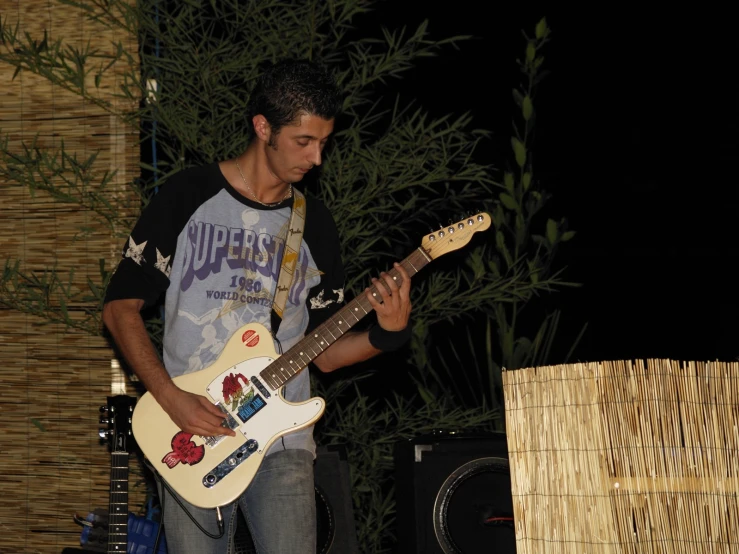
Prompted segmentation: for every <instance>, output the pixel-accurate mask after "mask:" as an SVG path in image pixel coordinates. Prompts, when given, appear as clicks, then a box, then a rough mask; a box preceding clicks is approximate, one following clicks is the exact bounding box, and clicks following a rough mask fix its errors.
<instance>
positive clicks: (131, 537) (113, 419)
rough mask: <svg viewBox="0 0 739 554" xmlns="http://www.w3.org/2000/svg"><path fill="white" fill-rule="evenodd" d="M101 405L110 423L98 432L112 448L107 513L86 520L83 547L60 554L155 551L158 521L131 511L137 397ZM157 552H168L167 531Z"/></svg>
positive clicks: (103, 420)
mask: <svg viewBox="0 0 739 554" xmlns="http://www.w3.org/2000/svg"><path fill="white" fill-rule="evenodd" d="M107 400H108V404H107V406H101V407H100V412H101V413H102V414H103V416H102V417H101V418H100V423H102V424H107V425H108V428H107V429H101V430H100V431H99V435H100V437H101V438H104V439H106V441H107V443H108V447H109V448H110V495H109V501H108V510H107V512H106V511H105V510H102V509H96V510H94V511H93V512H92V513H90V514H88V515H87V517H86V518H85V519H84V520H83V519H81V518H79V517H78V516H75V521H76V522H77V523H79V524H80V525H83V527H84V529H83V531H82V536H81V538H80V544H81V545H82V549H78V548H65V549H64V550H62V553H61V554H77V553H89V552H104V553H107V554H112V553H135V554H152V552H153V547H154V540H155V538H156V534H157V530H158V527H159V524H158V523H157V522H155V521H153V520H150V519H147V518H144V517H141V516H137V515H135V514H132V513H129V511H128V481H129V467H130V466H129V454H130V453H131V452H132V450H133V447H134V438H133V435H132V433H131V415H132V414H133V408H134V406H135V404H136V398H134V397H131V396H127V395H117V396H109V397H108V399H107ZM158 554H167V545H166V540H165V537H164V533H162V536H161V537H160V539H159V548H158Z"/></svg>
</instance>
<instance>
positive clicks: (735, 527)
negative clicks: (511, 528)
mask: <svg viewBox="0 0 739 554" xmlns="http://www.w3.org/2000/svg"><path fill="white" fill-rule="evenodd" d="M737 369H739V366H738V365H737V364H736V363H721V362H714V363H699V362H677V361H669V360H647V361H646V362H643V361H636V362H625V361H616V362H603V363H587V364H571V365H560V366H551V367H539V368H529V369H522V370H517V371H506V372H504V374H503V383H504V394H505V411H506V424H507V434H508V448H509V455H510V468H511V487H512V493H513V503H514V516H515V520H516V542H517V552H518V554H533V553H537V554H538V553H544V552H546V553H552V554H558V553H562V554H564V553H567V554H570V553H572V554H575V553H577V554H582V553H592V554H606V553H609V554H610V553H614V554H615V553H619V554H620V553H628V554H632V553H633V554H646V553H650V554H652V553H665V554H666V553H670V554H678V553H679V554H682V553H685V554H688V553H690V554H698V553H701V554H702V553H727V554H728V553H730V552H739V511H738V509H737V494H738V493H739V381H738V379H739V377H738V375H737Z"/></svg>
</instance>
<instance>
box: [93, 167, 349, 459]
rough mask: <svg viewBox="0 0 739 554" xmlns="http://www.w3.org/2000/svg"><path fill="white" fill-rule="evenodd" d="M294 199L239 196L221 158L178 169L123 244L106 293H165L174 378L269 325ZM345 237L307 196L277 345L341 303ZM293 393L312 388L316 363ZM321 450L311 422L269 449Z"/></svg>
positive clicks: (288, 391)
mask: <svg viewBox="0 0 739 554" xmlns="http://www.w3.org/2000/svg"><path fill="white" fill-rule="evenodd" d="M292 202H293V199H292V198H291V199H288V200H287V201H285V202H283V203H281V204H279V205H277V206H275V207H266V206H262V205H261V204H258V203H256V202H251V201H249V200H248V199H247V198H245V197H244V196H242V195H241V194H239V193H238V192H237V191H236V190H235V189H234V188H233V187H232V186H231V185H230V184H229V183H228V181H227V180H226V179H225V177H224V176H223V174H222V173H221V170H220V168H219V166H218V164H217V163H214V164H211V165H207V166H203V167H197V168H191V169H187V170H184V171H181V172H179V173H178V174H176V175H174V176H173V177H172V178H171V179H170V180H169V181H168V182H167V183H166V184H165V185H164V186H163V187H162V188H161V190H160V192H159V193H158V194H156V195H155V196H154V198H153V199H152V200H151V202H150V203H149V205H148V206H147V207H146V209H145V210H144V211H143V213H142V214H141V217H140V219H139V221H138V222H137V223H136V225H135V227H134V229H133V230H132V232H131V235H130V237H129V238H128V240H127V241H126V243H125V245H124V248H123V255H122V259H121V261H120V264H119V266H118V268H117V270H116V272H115V273H114V275H113V276H112V278H111V282H110V284H109V286H108V289H107V293H106V301H109V300H116V299H124V298H138V299H143V300H144V301H145V302H146V304H147V305H152V304H155V303H156V302H157V301H158V300H159V298H160V296H161V294H162V293H163V292H164V293H165V302H164V307H165V312H164V317H165V319H164V338H163V362H164V365H165V367H166V368H167V371H168V372H169V374H170V375H171V376H172V377H176V376H178V375H183V374H185V373H189V372H192V371H198V370H200V369H203V368H206V367H208V366H209V365H210V364H212V363H213V362H215V361H216V359H217V358H218V355H219V354H220V352H221V350H222V349H223V347H224V346H225V345H226V343H227V342H228V340H229V339H230V338H231V336H232V335H233V333H234V332H235V331H237V330H238V329H239V328H241V327H242V326H243V325H246V324H247V323H254V322H256V323H261V324H262V325H264V326H265V327H266V328H267V329H271V312H272V301H273V298H274V293H275V289H276V284H277V278H278V275H279V269H280V263H281V261H282V253H283V249H284V246H285V240H286V237H287V234H288V232H289V229H288V227H289V225H288V224H289V220H290V214H291V207H292ZM343 286H344V271H343V266H342V263H341V253H340V249H339V238H338V233H337V231H336V226H335V223H334V220H333V218H332V216H331V214H330V212H329V211H328V209H327V208H326V207H325V206H324V205H323V204H322V203H321V202H320V201H319V200H317V199H315V198H313V197H310V196H307V195H306V219H305V228H304V232H303V241H302V243H301V247H300V252H299V255H298V261H297V264H296V268H295V276H294V278H293V283H292V286H291V288H290V291H289V294H288V299H287V302H286V305H285V310H284V313H283V318H282V321H281V322H280V325H279V329H278V333H277V341H276V342H275V349H276V350H277V352H278V353H279V352H286V351H287V350H288V349H289V348H290V347H292V346H293V345H294V344H295V343H297V342H298V341H299V340H300V339H301V338H303V336H304V334H305V333H306V331H307V330H310V329H312V328H314V327H316V326H317V325H319V324H320V323H322V322H323V321H325V320H326V319H327V318H328V317H330V316H331V315H332V314H333V313H335V312H336V310H337V309H338V308H339V307H340V306H341V305H343V300H344V290H343ZM284 393H285V398H286V399H287V400H289V401H292V402H296V401H302V400H306V399H307V398H309V396H310V379H309V375H308V370H307V369H306V370H303V371H301V372H300V373H299V374H298V375H297V376H296V377H294V378H293V379H292V380H290V381H289V382H288V383H287V385H286V386H285V391H284ZM282 448H305V449H307V450H310V451H312V452H315V443H314V442H313V429H312V427H309V428H306V429H303V430H301V431H297V432H294V433H290V434H288V435H285V436H284V437H283V438H282V440H280V441H277V442H276V443H275V444H274V445H273V446H272V448H271V449H270V451H274V450H275V449H282Z"/></svg>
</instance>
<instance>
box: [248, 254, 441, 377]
mask: <svg viewBox="0 0 739 554" xmlns="http://www.w3.org/2000/svg"><path fill="white" fill-rule="evenodd" d="M430 261H431V258H430V257H429V256H428V255H427V254H426V253H425V252H424V251H423V249H421V248H417V249H416V250H414V251H413V253H412V254H411V255H410V256H408V257H407V258H406V259H405V260H403V261H402V262H400V265H401V266H403V269H405V271H406V272H407V273H408V275H409V276H411V277H412V276H413V275H415V274H416V273H418V272H419V271H420V270H421V269H422V268H423V267H424V266H425V265H426V264H428V263H429V262H430ZM387 273H388V274H389V275H390V276H391V277H392V278H393V279H394V280H395V282H396V283H397V284H398V286H400V285H401V284H402V282H403V280H402V277H401V275H400V272H399V271H397V270H396V269H395V268H393V269H390V270H389V271H387ZM380 286H383V285H380ZM370 293H371V294H376V295H377V298H378V299H379V298H380V292H379V291H378V290H377V288H376V287H375V286H374V285H372V286H370ZM372 309H373V308H372V304H370V302H369V300H367V297H366V296H365V295H364V292H362V294H360V295H358V296H357V297H356V298H355V299H354V300H352V301H351V302H349V303H348V304H347V305H346V306H344V307H343V308H341V309H340V310H339V311H338V312H337V313H335V314H334V315H333V316H332V317H330V318H329V319H328V320H326V321H325V322H324V323H322V324H321V325H319V326H318V327H316V328H315V329H314V330H313V331H311V332H310V334H308V335H306V336H305V337H304V338H303V339H301V340H300V342H298V343H297V344H296V345H295V346H293V347H292V348H291V349H290V350H288V351H287V352H285V353H284V354H283V355H282V356H280V357H279V358H277V359H276V360H275V361H274V362H272V363H271V364H269V365H268V366H267V367H266V368H264V369H263V370H262V371H261V372H260V374H259V375H260V376H261V378H262V380H263V381H264V382H266V383H267V384H268V385H269V386H270V387H271V388H272V390H277V389H279V388H280V387H281V386H283V385H284V384H285V383H287V381H288V380H289V379H291V378H292V377H294V376H295V375H297V374H298V373H300V372H301V371H302V370H303V369H305V368H306V367H307V366H308V364H309V363H310V362H311V361H313V359H315V358H316V357H318V356H319V355H320V354H321V353H322V352H323V351H324V350H326V349H327V348H328V347H329V346H331V345H332V344H333V343H334V342H336V341H337V340H338V339H339V338H341V337H342V336H343V335H344V333H346V332H347V331H348V330H349V329H351V328H352V327H354V325H356V324H357V323H358V322H359V321H360V320H361V319H362V318H363V317H364V316H366V315H367V314H368V313H370V312H371V311H372Z"/></svg>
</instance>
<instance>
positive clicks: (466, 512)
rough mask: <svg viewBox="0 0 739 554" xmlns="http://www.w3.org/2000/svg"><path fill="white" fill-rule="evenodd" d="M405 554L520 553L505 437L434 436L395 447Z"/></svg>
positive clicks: (400, 544)
mask: <svg viewBox="0 0 739 554" xmlns="http://www.w3.org/2000/svg"><path fill="white" fill-rule="evenodd" d="M394 458H395V471H396V474H395V492H396V508H397V525H398V527H397V537H398V550H397V552H398V553H399V554H400V553H402V554H478V553H480V554H483V553H485V554H489V553H490V552H495V553H496V554H514V553H515V552H516V542H515V539H516V535H515V530H514V525H513V499H512V496H511V479H510V470H509V465H508V449H507V444H506V438H505V434H503V433H490V434H486V435H454V434H448V435H431V436H421V437H416V438H414V439H411V440H408V441H401V442H398V443H396V444H395V451H394Z"/></svg>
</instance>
